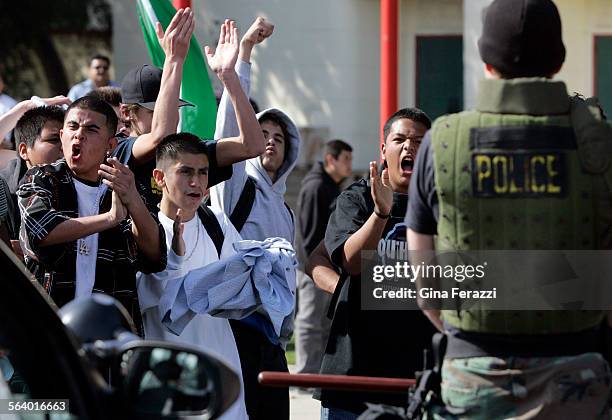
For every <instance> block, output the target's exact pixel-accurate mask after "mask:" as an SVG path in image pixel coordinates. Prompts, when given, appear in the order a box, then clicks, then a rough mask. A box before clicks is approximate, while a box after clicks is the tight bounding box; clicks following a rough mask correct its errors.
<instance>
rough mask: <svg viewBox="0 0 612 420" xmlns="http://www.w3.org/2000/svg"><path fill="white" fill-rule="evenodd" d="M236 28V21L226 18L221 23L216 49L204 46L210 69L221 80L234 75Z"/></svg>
mask: <svg viewBox="0 0 612 420" xmlns="http://www.w3.org/2000/svg"><path fill="white" fill-rule="evenodd" d="M238 50H239V43H238V29H237V28H236V22H234V21H233V20H229V19H226V20H225V22H224V23H223V24H222V25H221V31H220V33H219V43H218V44H217V49H216V50H212V49H211V48H210V47H209V46H208V45H207V46H206V47H205V48H204V52H205V53H206V59H207V60H208V65H209V66H210V69H211V70H212V71H214V72H215V73H216V74H217V77H219V79H220V80H221V81H224V79H225V78H227V77H231V76H236V72H235V70H234V67H235V66H236V61H237V60H238Z"/></svg>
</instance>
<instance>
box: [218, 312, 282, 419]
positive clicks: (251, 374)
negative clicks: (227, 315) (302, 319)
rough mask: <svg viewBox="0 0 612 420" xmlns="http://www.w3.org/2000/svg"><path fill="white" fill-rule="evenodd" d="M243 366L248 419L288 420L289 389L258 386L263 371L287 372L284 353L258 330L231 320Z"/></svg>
mask: <svg viewBox="0 0 612 420" xmlns="http://www.w3.org/2000/svg"><path fill="white" fill-rule="evenodd" d="M230 325H231V326H232V331H233V332H234V338H235V340H236V346H237V347H238V353H239V355H240V365H241V366H242V379H243V381H244V398H245V402H246V409H247V413H248V415H249V418H250V419H251V420H276V419H278V420H289V388H272V387H266V386H261V385H260V384H259V383H258V382H257V375H259V372H261V371H264V370H270V371H275V372H289V369H287V358H286V357H285V351H284V350H283V349H282V347H281V346H279V345H274V344H272V343H270V341H269V340H268V339H267V338H266V337H265V336H264V335H263V334H262V333H261V332H259V331H257V330H255V329H254V328H251V327H249V326H247V325H244V324H243V323H242V322H240V321H236V320H230Z"/></svg>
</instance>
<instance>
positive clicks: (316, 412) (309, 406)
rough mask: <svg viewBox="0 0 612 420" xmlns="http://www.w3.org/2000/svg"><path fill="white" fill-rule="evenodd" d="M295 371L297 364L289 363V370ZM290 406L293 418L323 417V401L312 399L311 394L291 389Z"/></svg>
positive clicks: (315, 419) (312, 418) (313, 418)
mask: <svg viewBox="0 0 612 420" xmlns="http://www.w3.org/2000/svg"><path fill="white" fill-rule="evenodd" d="M294 371H295V365H289V372H294ZM289 406H290V411H291V416H290V419H291V420H318V419H319V418H320V417H321V403H319V401H317V400H313V399H312V395H311V394H306V393H304V392H300V391H298V390H297V389H296V388H291V389H290V390H289Z"/></svg>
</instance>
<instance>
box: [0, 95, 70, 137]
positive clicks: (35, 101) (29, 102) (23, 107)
mask: <svg viewBox="0 0 612 420" xmlns="http://www.w3.org/2000/svg"><path fill="white" fill-rule="evenodd" d="M71 102H72V101H71V100H70V99H68V98H66V97H65V96H55V97H53V98H37V97H35V96H33V97H32V99H26V100H25V101H21V102H19V103H17V105H15V106H14V107H13V108H11V109H10V110H9V111H8V112H6V113H5V114H2V116H0V138H4V136H6V134H7V133H8V132H9V131H11V130H12V129H13V128H15V126H16V125H17V121H19V118H21V117H22V116H23V114H25V113H26V112H27V111H29V110H30V109H34V108H36V107H38V106H45V105H46V106H53V105H58V106H60V105H70V103H71Z"/></svg>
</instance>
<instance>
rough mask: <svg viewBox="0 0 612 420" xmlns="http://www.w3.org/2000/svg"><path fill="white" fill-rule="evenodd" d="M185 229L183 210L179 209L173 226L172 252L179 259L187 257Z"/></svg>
mask: <svg viewBox="0 0 612 420" xmlns="http://www.w3.org/2000/svg"><path fill="white" fill-rule="evenodd" d="M184 229H185V224H184V223H183V210H181V209H178V210H177V211H176V217H175V218H174V224H173V225H172V250H173V251H174V253H175V254H176V255H178V256H179V257H182V256H183V255H185V241H184V240H183V230H184Z"/></svg>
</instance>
